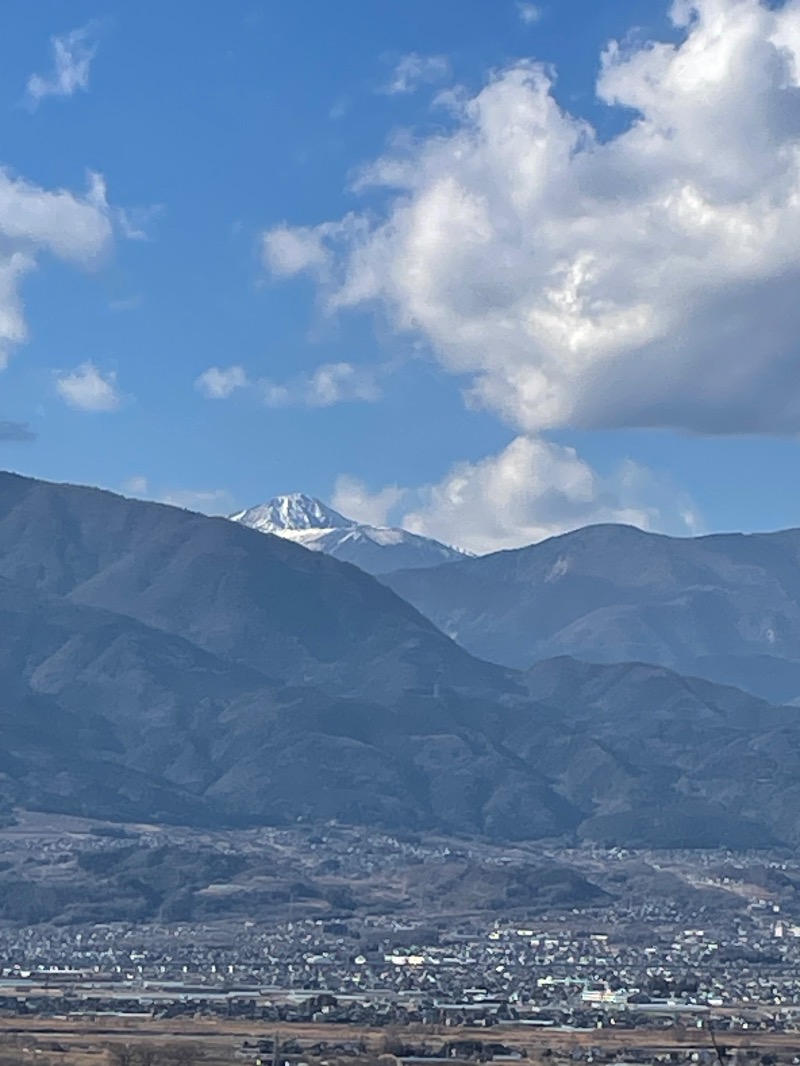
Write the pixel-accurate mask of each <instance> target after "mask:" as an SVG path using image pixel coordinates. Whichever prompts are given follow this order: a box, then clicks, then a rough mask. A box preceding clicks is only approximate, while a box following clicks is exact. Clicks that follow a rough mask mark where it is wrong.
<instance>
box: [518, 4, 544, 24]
mask: <svg viewBox="0 0 800 1066" xmlns="http://www.w3.org/2000/svg"><path fill="white" fill-rule="evenodd" d="M517 13H518V14H519V17H520V21H521V22H524V23H525V25H526V26H533V25H534V24H535V23H536V22H539V21H540V19H541V17H542V9H541V8H540V7H538V6H537V5H536V4H517Z"/></svg>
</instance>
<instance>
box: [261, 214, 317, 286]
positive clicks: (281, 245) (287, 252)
mask: <svg viewBox="0 0 800 1066" xmlns="http://www.w3.org/2000/svg"><path fill="white" fill-rule="evenodd" d="M324 237H325V233H323V232H321V227H320V226H307V227H303V226H298V227H296V228H295V227H292V228H290V227H289V226H276V227H275V228H274V229H271V230H267V231H266V232H265V233H264V234H262V238H261V240H262V258H263V261H264V266H266V267H267V268H268V269H269V270H270V271H271V272H272V273H273V274H274V275H276V276H277V277H291V276H292V275H294V274H300V273H301V272H302V271H304V270H312V269H314V268H320V267H323V266H324V265H325V262H326V261H327V259H328V252H327V250H326V248H325V244H324Z"/></svg>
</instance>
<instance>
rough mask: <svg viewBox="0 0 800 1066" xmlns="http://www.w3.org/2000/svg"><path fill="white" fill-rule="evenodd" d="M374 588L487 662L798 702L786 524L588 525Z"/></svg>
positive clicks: (798, 651) (792, 538)
mask: <svg viewBox="0 0 800 1066" xmlns="http://www.w3.org/2000/svg"><path fill="white" fill-rule="evenodd" d="M384 580H385V582H386V584H388V585H389V586H390V587H391V588H393V589H394V590H395V591H396V592H397V593H399V595H401V596H402V597H403V598H404V599H406V600H408V602H409V603H412V604H413V605H414V606H415V607H417V608H418V609H419V610H420V611H421V612H422V613H423V614H424V615H426V617H428V618H430V619H431V621H433V622H434V623H435V624H436V625H437V626H438V627H439V628H440V629H441V630H442V631H443V632H445V633H447V634H448V635H449V636H451V637H452V638H453V639H454V640H456V641H458V643H460V644H461V645H462V646H463V647H464V648H466V649H467V650H468V651H470V652H471V653H472V654H473V655H476V656H479V657H481V658H483V659H487V660H490V661H491V662H496V663H501V664H503V665H505V666H509V667H513V668H517V669H526V668H528V667H530V666H531V665H533V664H534V663H535V662H538V661H540V660H542V659H547V658H550V657H552V656H559V655H570V656H573V657H575V658H577V659H583V660H586V661H587V662H595V663H614V662H629V661H634V662H647V663H653V664H657V665H660V666H666V667H669V668H670V669H672V670H677V671H678V672H680V673H682V674H688V675H694V676H698V677H704V678H707V679H709V680H711V681H717V682H721V683H724V684H732V685H737V686H739V687H741V688H744V689H746V690H747V691H749V692H752V693H754V694H755V695H758V696H762V697H764V698H765V699H769V700H771V701H774V702H780V703H787V702H793V701H796V700H800V530H792V529H790V530H785V531H783V532H778V533H758V534H748V535H744V534H741V533H734V534H718V535H714V536H703V537H691V538H690V537H686V538H676V537H667V536H662V535H660V534H655V533H645V532H643V531H642V530H640V529H634V528H633V527H630V526H619V525H599V526H590V527H587V528H585V529H579V530H576V531H575V532H572V533H566V534H564V535H563V536H558V537H553V538H551V539H549V540H546V541H543V542H541V543H539V544H534V545H531V546H530V547H526V548H519V549H517V550H514V551H503V552H496V553H493V554H491V555H485V556H482V557H480V558H473V559H465V560H462V561H460V562H456V563H454V564H453V565H452V566H446V567H445V566H440V567H436V568H434V569H429V570H425V571H420V570H415V571H403V572H400V573H395V574H391V575H387V576H386V577H385V578H384Z"/></svg>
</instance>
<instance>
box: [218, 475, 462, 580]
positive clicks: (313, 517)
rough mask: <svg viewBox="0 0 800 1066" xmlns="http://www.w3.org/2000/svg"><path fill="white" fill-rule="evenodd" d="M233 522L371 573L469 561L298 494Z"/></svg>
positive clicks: (401, 531)
mask: <svg viewBox="0 0 800 1066" xmlns="http://www.w3.org/2000/svg"><path fill="white" fill-rule="evenodd" d="M231 521H233V522H241V523H242V525H245V526H249V527H250V529H257V530H258V531H259V532H260V533H272V534H273V535H274V536H276V537H283V538H284V539H286V540H291V541H294V542H295V544H302V545H303V547H304V548H310V549H311V550H312V551H319V552H324V553H325V554H326V555H332V556H333V557H334V558H335V559H341V560H342V561H343V562H346V563H353V565H354V566H358V567H360V569H362V570H366V572H367V573H368V574H388V573H390V572H392V571H393V570H400V569H403V568H408V567H428V566H439V565H441V564H442V563H449V562H453V561H455V560H457V559H464V558H465V554H464V552H460V551H458V550H457V549H456V548H450V547H448V546H447V545H446V544H440V543H439V541H438V540H432V539H431V538H429V537H420V536H418V535H417V534H416V533H409V532H408V530H406V529H395V528H390V527H385V526H370V525H365V524H363V523H360V522H355V521H353V519H351V518H345V517H344V515H341V514H339V512H338V511H334V509H333V508H332V507H328V506H327V505H326V504H324V503H322V501H321V500H317V499H315V498H314V497H312V496H304V495H303V494H302V493H299V492H296V493H292V494H290V495H287V496H276V497H275V499H274V500H270V502H269V503H265V504H261V505H260V506H258V507H251V508H249V509H248V510H246V511H239V512H238V513H237V514H233V515H231Z"/></svg>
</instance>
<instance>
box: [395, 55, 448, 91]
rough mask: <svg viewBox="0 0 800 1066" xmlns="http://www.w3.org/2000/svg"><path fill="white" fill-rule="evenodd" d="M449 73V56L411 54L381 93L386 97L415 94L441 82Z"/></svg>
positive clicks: (398, 67) (404, 59)
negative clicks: (424, 86) (423, 88)
mask: <svg viewBox="0 0 800 1066" xmlns="http://www.w3.org/2000/svg"><path fill="white" fill-rule="evenodd" d="M449 73H450V62H449V60H448V58H447V56H442V55H432V56H425V55H420V53H419V52H411V53H410V54H409V55H406V56H403V57H402V59H401V60H400V61H399V63H398V64H397V66H396V67H395V68H394V73H393V74H392V77H391V80H390V81H389V82H388V83H387V84H386V85H384V86H383V87H382V88H381V90H380V91H381V92H382V93H384V94H385V95H386V96H400V95H403V94H405V93H413V92H416V91H417V89H419V88H420V86H422V85H431V84H434V83H435V82H437V81H441V80H442V79H443V78H446V77H447V75H448V74H449Z"/></svg>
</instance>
